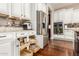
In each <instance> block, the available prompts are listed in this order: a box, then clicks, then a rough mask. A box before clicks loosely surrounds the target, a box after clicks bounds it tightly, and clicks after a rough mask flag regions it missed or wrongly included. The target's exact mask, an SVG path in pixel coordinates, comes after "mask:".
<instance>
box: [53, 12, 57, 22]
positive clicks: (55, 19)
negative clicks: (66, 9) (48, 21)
mask: <svg viewBox="0 0 79 59" xmlns="http://www.w3.org/2000/svg"><path fill="white" fill-rule="evenodd" d="M54 22H58V11H55V12H54Z"/></svg>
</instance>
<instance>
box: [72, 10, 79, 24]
mask: <svg viewBox="0 0 79 59" xmlns="http://www.w3.org/2000/svg"><path fill="white" fill-rule="evenodd" d="M72 20H73V21H72V22H73V23H79V9H75V10H74V11H73V19H72Z"/></svg>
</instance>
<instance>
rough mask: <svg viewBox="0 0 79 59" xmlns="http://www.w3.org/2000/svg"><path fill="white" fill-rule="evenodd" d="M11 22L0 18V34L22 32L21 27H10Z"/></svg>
mask: <svg viewBox="0 0 79 59" xmlns="http://www.w3.org/2000/svg"><path fill="white" fill-rule="evenodd" d="M11 24H12V20H9V19H7V18H6V19H5V18H0V32H5V31H19V30H23V28H22V27H19V26H12V25H11Z"/></svg>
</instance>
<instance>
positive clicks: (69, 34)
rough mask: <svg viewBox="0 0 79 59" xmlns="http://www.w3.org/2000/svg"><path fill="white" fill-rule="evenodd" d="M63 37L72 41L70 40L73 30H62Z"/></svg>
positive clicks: (72, 38)
mask: <svg viewBox="0 0 79 59" xmlns="http://www.w3.org/2000/svg"><path fill="white" fill-rule="evenodd" d="M64 36H65V37H64V38H65V39H66V40H70V41H72V40H74V37H75V36H74V31H72V30H64Z"/></svg>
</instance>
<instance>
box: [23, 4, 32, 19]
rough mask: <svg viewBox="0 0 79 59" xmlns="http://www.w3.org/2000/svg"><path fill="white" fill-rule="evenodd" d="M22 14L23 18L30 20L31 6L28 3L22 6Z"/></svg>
mask: <svg viewBox="0 0 79 59" xmlns="http://www.w3.org/2000/svg"><path fill="white" fill-rule="evenodd" d="M24 9H25V10H24V11H25V12H24V13H25V18H26V19H31V10H30V9H31V4H30V3H25V4H24Z"/></svg>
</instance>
